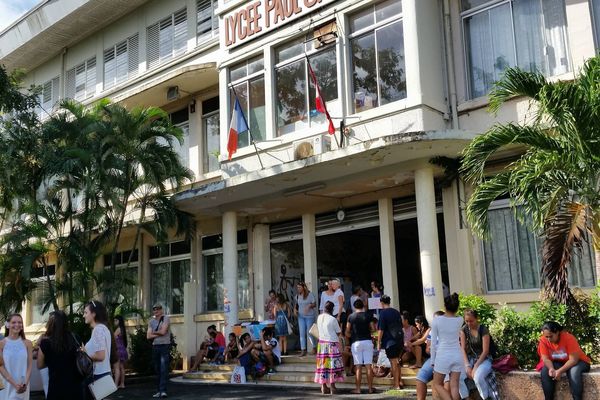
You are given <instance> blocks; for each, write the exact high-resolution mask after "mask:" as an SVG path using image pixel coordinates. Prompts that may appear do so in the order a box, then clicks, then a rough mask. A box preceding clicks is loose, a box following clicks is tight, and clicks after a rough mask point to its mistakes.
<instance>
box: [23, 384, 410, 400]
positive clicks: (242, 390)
mask: <svg viewBox="0 0 600 400" xmlns="http://www.w3.org/2000/svg"><path fill="white" fill-rule="evenodd" d="M153 394H154V382H143V383H137V384H133V385H129V387H127V388H125V389H122V390H119V391H118V392H117V393H116V394H114V395H112V396H110V397H109V398H108V399H107V400H109V399H110V400H118V399H127V400H134V399H150V398H151V397H152V395H153ZM315 397H323V398H331V397H332V396H322V395H321V392H320V391H319V388H318V387H317V386H316V385H307V386H306V387H304V388H288V387H286V388H282V387H281V386H279V387H276V386H272V387H260V386H258V387H257V386H255V385H253V384H251V383H249V384H246V385H222V384H212V385H211V384H183V383H171V384H170V385H169V399H172V400H188V399H245V400H252V399H256V400H258V399H265V398H269V399H279V400H294V399H310V398H315ZM335 398H342V399H356V398H359V399H382V398H389V399H392V398H395V399H399V398H400V397H395V396H385V395H383V393H376V394H371V395H369V394H366V391H365V393H364V394H362V395H360V396H358V395H355V394H351V393H350V389H345V390H344V389H340V393H339V394H338V395H336V396H335ZM411 398H412V399H413V400H414V397H407V398H406V399H411ZM31 399H32V400H43V399H44V396H43V393H34V394H32V396H31Z"/></svg>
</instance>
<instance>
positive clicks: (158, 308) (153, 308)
mask: <svg viewBox="0 0 600 400" xmlns="http://www.w3.org/2000/svg"><path fill="white" fill-rule="evenodd" d="M156 310H162V307H152V311H156Z"/></svg>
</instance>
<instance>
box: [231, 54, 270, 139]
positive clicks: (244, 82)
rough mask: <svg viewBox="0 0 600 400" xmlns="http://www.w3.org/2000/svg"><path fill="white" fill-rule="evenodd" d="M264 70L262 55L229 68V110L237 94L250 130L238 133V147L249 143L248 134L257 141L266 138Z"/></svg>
mask: <svg viewBox="0 0 600 400" xmlns="http://www.w3.org/2000/svg"><path fill="white" fill-rule="evenodd" d="M264 70H265V64H264V61H263V59H262V57H256V58H253V59H250V60H247V61H244V62H242V63H240V64H237V65H235V66H233V67H231V68H230V69H229V80H230V82H231V90H230V92H229V98H230V99H231V110H232V112H233V103H234V101H235V97H236V96H237V98H238V100H239V101H240V105H241V106H242V110H243V111H244V116H245V117H246V120H247V122H248V127H249V128H250V132H244V133H242V134H240V135H239V137H238V147H246V146H249V145H250V143H251V138H250V134H252V137H253V138H254V140H255V141H257V142H260V141H262V140H265V138H266V124H265V121H266V119H265V73H264Z"/></svg>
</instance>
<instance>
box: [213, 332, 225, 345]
mask: <svg viewBox="0 0 600 400" xmlns="http://www.w3.org/2000/svg"><path fill="white" fill-rule="evenodd" d="M215 343H216V344H218V345H219V347H223V348H225V336H223V334H222V333H221V332H217V336H216V337H215Z"/></svg>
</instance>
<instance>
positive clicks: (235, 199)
mask: <svg viewBox="0 0 600 400" xmlns="http://www.w3.org/2000/svg"><path fill="white" fill-rule="evenodd" d="M475 136H476V135H475V133H470V132H464V131H454V130H451V131H435V132H412V133H401V134H395V135H389V136H385V137H382V138H379V139H374V140H369V141H364V142H362V143H358V144H354V145H352V146H349V147H346V148H343V149H338V150H333V151H330V152H327V153H324V154H321V155H316V156H313V157H310V158H307V159H304V160H299V161H292V162H288V163H285V164H282V165H277V166H273V167H270V168H266V169H263V170H258V171H252V172H248V173H243V174H240V175H236V176H233V177H231V178H228V179H224V180H220V181H216V182H211V183H208V184H204V185H202V186H200V187H198V188H192V189H190V190H187V191H184V192H181V193H179V194H177V195H176V201H177V203H178V206H179V207H180V208H181V209H183V210H185V211H188V212H190V213H192V214H194V215H196V216H197V217H198V218H200V219H201V218H209V217H214V216H218V215H220V214H222V213H223V212H224V211H228V210H232V211H237V212H238V213H239V214H241V215H253V216H256V217H258V219H259V220H260V216H261V215H267V214H268V215H269V217H268V218H269V220H270V221H272V220H273V218H275V219H286V218H290V217H293V216H294V215H295V216H297V214H298V212H299V211H298V210H304V211H308V210H310V211H312V212H323V211H326V210H331V208H332V207H333V208H336V207H339V206H340V202H341V201H342V200H343V202H344V204H343V205H344V206H351V205H352V202H353V199H354V200H356V201H364V199H370V198H371V197H372V198H373V199H374V200H376V199H377V196H381V195H382V192H383V191H392V192H393V193H395V195H398V194H399V193H400V192H402V191H403V190H405V189H406V188H405V189H402V187H403V186H404V187H406V186H409V188H408V192H412V191H413V188H412V182H413V181H414V176H413V171H414V169H416V168H418V167H419V166H422V165H423V163H427V161H428V160H429V159H430V158H432V157H434V156H436V155H444V156H450V157H456V156H457V155H458V154H459V153H460V151H461V150H462V149H463V148H464V147H465V146H466V145H467V144H468V143H469V142H470V141H471V140H472V139H473V138H474V137H475ZM408 192H407V193H408ZM361 199H362V200H361ZM274 215H275V217H274Z"/></svg>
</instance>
